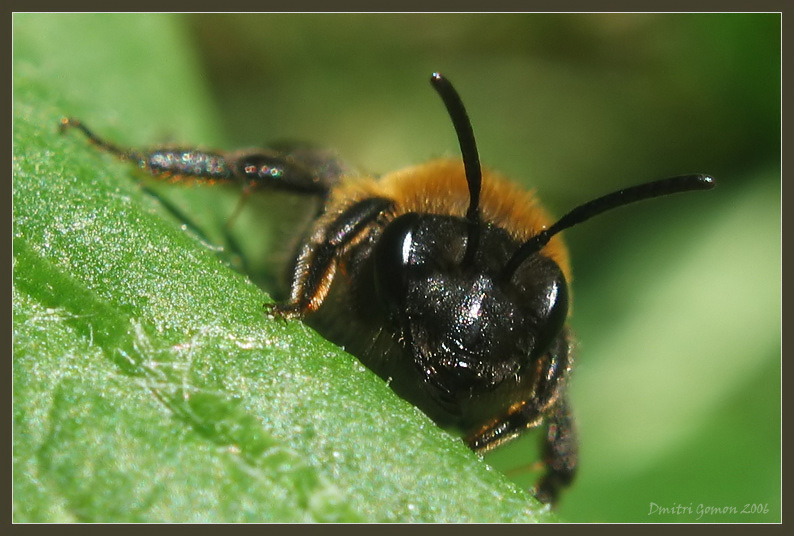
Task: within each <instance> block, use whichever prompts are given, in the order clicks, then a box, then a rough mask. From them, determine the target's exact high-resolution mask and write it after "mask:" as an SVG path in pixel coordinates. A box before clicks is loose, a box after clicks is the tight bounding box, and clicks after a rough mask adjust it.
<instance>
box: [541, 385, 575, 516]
mask: <svg viewBox="0 0 794 536" xmlns="http://www.w3.org/2000/svg"><path fill="white" fill-rule="evenodd" d="M547 419H548V430H547V432H546V441H545V444H544V462H545V463H546V468H547V470H546V474H545V475H544V476H543V478H541V480H540V482H539V483H538V485H537V486H536V488H535V497H537V498H538V500H540V501H541V502H544V503H551V504H554V503H556V502H557V498H558V496H559V493H560V491H561V490H562V489H564V488H566V487H568V486H569V485H570V484H571V481H573V477H574V474H575V473H576V465H577V462H578V458H579V456H578V441H577V437H576V427H575V426H574V420H573V416H572V415H571V412H570V409H569V408H568V405H567V404H566V402H565V400H564V399H561V400H560V402H559V403H558V404H557V405H556V406H555V407H554V409H553V410H552V412H551V413H550V414H549V415H548V417H547Z"/></svg>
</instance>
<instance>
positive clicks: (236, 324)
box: [13, 15, 555, 522]
mask: <svg viewBox="0 0 794 536" xmlns="http://www.w3.org/2000/svg"><path fill="white" fill-rule="evenodd" d="M97 73H100V75H97ZM64 115H73V116H76V117H80V118H83V119H85V120H86V121H88V119H89V118H90V119H91V122H89V124H91V125H92V126H93V127H94V128H95V129H97V130H98V131H100V132H102V134H103V135H106V136H108V137H109V138H111V139H114V140H118V141H119V143H122V142H126V143H131V144H134V143H142V142H145V141H147V140H154V139H157V138H158V137H160V138H162V137H163V135H164V134H165V135H169V136H174V137H179V139H197V140H205V141H213V142H218V141H221V140H217V139H213V136H217V134H216V132H217V130H216V129H214V128H213V127H214V125H215V121H214V120H213V113H212V108H211V105H210V100H209V98H208V91H207V89H206V88H204V87H203V85H202V79H201V76H200V70H199V69H198V68H197V62H196V60H195V58H194V57H193V56H192V55H191V48H190V46H189V42H188V39H187V38H186V33H185V32H184V30H183V28H182V26H181V22H180V19H178V18H176V17H173V16H131V15H16V16H15V17H14V163H13V172H14V190H13V202H14V212H13V222H14V232H13V237H14V238H13V254H14V290H13V315H14V323H13V325H14V361H13V381H14V388H13V399H14V405H13V410H14V435H13V450H14V452H13V454H14V465H13V470H14V519H15V520H16V521H38V522H41V521H46V522H51V521H85V522H93V521H112V522H123V521H149V522H151V521H215V522H219V521H433V522H441V521H481V522H485V521H551V520H554V519H555V518H554V516H553V515H551V514H549V513H548V510H546V509H543V508H542V507H541V506H540V505H539V504H538V503H537V502H536V501H534V499H532V498H531V497H530V496H529V495H528V494H527V493H526V492H524V491H522V490H520V489H518V488H517V487H516V486H515V485H514V484H512V483H510V482H509V481H508V480H506V478H505V477H504V476H503V475H502V474H501V473H499V472H496V471H492V470H490V468H489V467H488V466H487V465H485V464H484V463H483V462H482V460H481V459H479V458H478V457H477V456H475V455H474V454H473V453H472V452H470V451H469V450H468V449H467V448H466V447H465V445H464V444H463V442H462V441H460V440H459V439H458V438H456V437H453V436H451V435H449V434H447V433H445V432H443V431H441V430H439V429H438V428H437V427H436V426H435V425H434V424H433V423H432V422H431V421H430V420H429V419H428V418H427V417H425V416H424V415H423V414H422V413H421V412H419V411H418V410H417V409H416V408H414V407H412V406H411V405H409V404H407V403H406V402H404V401H402V400H401V399H399V398H398V397H397V396H395V395H394V394H393V393H392V392H391V391H390V390H389V388H388V386H386V384H385V383H384V382H383V381H381V380H380V379H378V378H377V377H376V376H375V375H373V374H372V373H371V372H369V371H368V370H367V369H365V368H364V367H363V366H362V365H361V364H360V363H359V362H358V361H357V360H356V359H355V358H353V357H352V356H349V355H347V354H345V353H344V352H343V351H341V350H339V349H338V348H336V347H334V346H333V345H331V344H330V343H328V342H327V341H325V340H323V339H322V338H321V337H319V336H318V335H317V334H315V333H314V332H313V331H311V330H310V329H309V328H307V327H305V326H304V325H302V324H300V323H297V322H290V323H284V322H280V321H273V320H269V319H268V318H267V317H266V316H265V315H264V314H263V312H262V304H263V303H264V302H266V301H268V298H267V296H266V295H264V294H263V293H262V292H261V291H260V290H259V289H258V288H257V287H256V286H254V285H253V284H252V283H251V282H250V281H249V280H247V279H246V278H245V277H243V276H242V275H240V274H239V273H237V272H236V271H234V270H233V269H231V268H230V267H229V266H228V264H227V263H226V262H225V261H223V260H222V259H221V258H220V257H219V256H218V254H217V251H216V250H215V249H214V248H212V247H208V244H207V243H206V242H205V241H204V240H203V239H201V237H200V236H199V235H198V234H197V233H196V232H194V231H193V230H191V229H190V228H186V227H184V226H183V225H182V224H183V222H181V221H179V219H178V218H175V217H174V215H173V214H172V213H171V212H170V211H168V210H166V209H165V208H164V206H163V203H162V200H161V199H158V198H157V197H153V196H151V195H150V194H149V193H148V191H147V190H145V189H144V188H142V187H141V185H140V184H139V183H138V182H137V180H136V179H137V176H136V175H135V173H134V170H132V169H130V168H129V166H126V165H124V164H123V163H119V162H116V161H114V160H113V159H112V158H111V157H108V156H107V155H103V154H100V153H98V152H97V151H95V150H94V149H93V148H92V147H91V146H90V145H89V144H87V143H86V141H85V139H83V138H81V137H80V136H78V135H76V134H75V133H69V134H67V135H65V136H60V135H58V133H57V129H56V127H57V124H58V121H59V119H60V118H61V117H62V116H64ZM176 118H179V121H177V119H176ZM164 125H178V127H175V129H178V130H177V131H175V132H170V133H163V132H160V131H158V129H161V128H163V126H164ZM169 194H173V195H174V196H175V197H177V198H178V197H179V196H182V195H184V196H185V197H184V198H183V199H189V198H190V196H191V195H199V196H200V195H202V194H204V195H205V196H206V192H201V190H200V189H198V190H197V191H186V193H184V194H183V193H181V192H176V193H174V192H172V191H169ZM212 205H213V200H212V198H211V199H210V201H209V202H205V205H204V206H203V207H204V208H207V210H209V208H208V207H211V206H212ZM217 212H218V214H222V213H223V214H226V215H228V212H224V209H223V208H218V209H217ZM218 218H219V221H222V218H223V216H220V215H219V216H218Z"/></svg>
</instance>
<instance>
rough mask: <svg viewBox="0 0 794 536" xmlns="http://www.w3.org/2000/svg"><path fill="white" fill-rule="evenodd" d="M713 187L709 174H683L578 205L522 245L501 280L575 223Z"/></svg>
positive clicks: (503, 272)
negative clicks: (630, 206)
mask: <svg viewBox="0 0 794 536" xmlns="http://www.w3.org/2000/svg"><path fill="white" fill-rule="evenodd" d="M714 184H715V183H714V179H713V178H711V177H709V176H708V175H682V176H680V177H672V178H669V179H662V180H659V181H654V182H648V183H645V184H640V185H638V186H632V187H630V188H625V189H623V190H618V191H617V192H612V193H611V194H607V195H605V196H602V197H599V198H598V199H594V200H592V201H589V202H587V203H585V204H583V205H579V206H578V207H576V208H575V209H573V210H572V211H570V212H569V213H568V214H566V215H565V216H563V217H562V218H560V219H559V220H558V221H557V222H556V223H555V224H554V225H552V226H551V227H549V228H548V229H544V230H542V231H541V232H539V233H538V234H536V235H535V236H533V237H532V238H530V239H529V240H527V241H526V242H524V243H523V244H522V245H521V247H519V248H518V250H516V252H515V253H514V254H513V256H512V257H511V258H510V260H509V261H508V262H507V264H506V265H505V267H504V270H503V271H502V277H503V278H504V279H505V280H508V279H510V278H511V277H512V276H513V274H514V273H515V271H516V270H517V269H518V267H519V266H521V263H523V262H524V261H525V260H527V258H528V257H529V256H530V255H532V254H533V253H536V252H538V251H540V250H541V249H543V246H545V245H546V244H547V243H548V242H549V240H550V239H551V237H552V236H554V235H556V234H557V233H559V232H560V231H562V230H564V229H567V228H568V227H572V226H574V225H576V224H577V223H582V222H583V221H585V220H589V219H590V218H592V217H593V216H597V215H598V214H601V213H602V212H606V211H607V210H610V209H613V208H616V207H620V206H623V205H628V204H629V203H634V202H635V201H642V200H643V199H650V198H652V197H661V196H663V195H670V194H675V193H678V192H687V191H690V190H710V189H711V188H714Z"/></svg>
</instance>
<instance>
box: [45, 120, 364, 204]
mask: <svg viewBox="0 0 794 536" xmlns="http://www.w3.org/2000/svg"><path fill="white" fill-rule="evenodd" d="M58 128H59V130H60V132H62V133H63V132H65V131H66V130H68V129H76V130H78V131H80V132H81V133H82V134H83V135H84V136H85V137H86V138H88V140H89V141H90V142H91V143H92V144H94V145H95V146H96V147H98V148H99V149H101V150H103V151H105V152H108V153H110V154H112V155H114V156H116V157H117V158H119V159H121V160H125V161H128V162H132V163H134V164H137V165H138V167H140V168H141V169H143V170H144V171H145V172H147V173H148V174H150V175H153V176H155V177H161V178H168V179H171V180H195V181H199V182H208V183H230V184H234V183H237V184H239V185H240V186H241V187H242V188H243V191H244V192H251V191H254V190H257V189H260V188H277V189H283V190H289V191H293V192H298V193H304V194H313V195H318V196H322V197H324V196H326V195H327V194H328V192H329V191H330V189H331V188H332V187H333V186H334V185H335V184H336V183H337V182H338V181H339V179H340V177H341V175H342V174H343V173H352V172H351V171H350V170H348V168H346V167H345V166H344V165H343V164H342V163H341V161H339V160H338V159H337V158H336V157H335V156H334V155H333V153H331V152H328V151H321V150H319V149H306V148H300V147H299V146H293V147H287V146H284V147H282V148H280V149H274V150H264V149H263V150H245V151H236V152H232V153H226V152H220V151H206V150H202V149H197V148H188V147H172V146H157V147H151V148H148V149H141V150H135V149H127V148H123V147H119V146H117V145H115V144H114V143H111V142H109V141H107V140H104V139H102V138H100V137H99V136H97V135H96V134H94V132H93V131H92V130H90V129H89V128H88V127H87V126H85V125H84V124H83V123H82V122H81V121H80V120H78V119H75V118H72V117H64V118H63V119H61V121H60V123H59V125H58Z"/></svg>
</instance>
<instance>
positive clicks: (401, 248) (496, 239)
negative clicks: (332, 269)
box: [374, 213, 568, 399]
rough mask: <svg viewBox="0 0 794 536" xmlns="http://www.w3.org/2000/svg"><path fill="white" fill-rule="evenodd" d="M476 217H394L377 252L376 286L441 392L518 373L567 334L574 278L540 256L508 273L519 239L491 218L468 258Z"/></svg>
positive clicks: (456, 392) (420, 366)
mask: <svg viewBox="0 0 794 536" xmlns="http://www.w3.org/2000/svg"><path fill="white" fill-rule="evenodd" d="M466 228H467V222H466V220H464V219H462V218H455V217H448V216H430V215H419V214H416V213H409V214H405V215H402V216H400V217H398V218H397V219H395V220H394V221H393V222H391V223H390V224H389V225H388V226H387V227H386V229H385V230H384V232H383V235H382V236H381V238H380V240H379V241H378V246H377V247H376V250H375V251H374V255H375V264H374V266H375V281H376V288H377V292H378V293H379V295H380V298H381V302H382V305H383V306H384V307H385V308H386V315H387V316H388V317H389V318H390V320H391V322H392V323H393V325H394V326H395V329H396V332H397V333H399V336H400V339H401V340H402V341H403V344H404V345H405V346H406V347H407V348H408V349H409V351H410V353H411V355H412V357H413V359H414V364H415V366H416V368H417V372H418V373H419V374H420V375H421V376H423V380H424V382H425V383H426V384H427V385H428V386H429V387H431V388H432V390H435V391H436V396H437V397H440V398H442V399H449V398H453V399H454V398H457V397H466V398H470V397H474V396H477V395H480V394H484V393H488V392H490V391H492V390H493V389H494V388H496V387H497V386H499V385H500V384H502V383H503V382H504V381H505V380H509V379H512V380H513V381H517V380H518V378H519V375H521V374H522V372H524V371H525V370H526V368H527V366H529V365H530V363H531V362H532V360H533V359H534V358H536V357H538V356H539V355H541V354H542V353H543V352H545V350H546V349H547V347H548V345H549V344H550V343H551V341H552V340H553V339H554V338H555V337H556V336H557V335H558V334H559V332H560V330H561V329H562V327H563V324H564V322H565V317H566V314H567V307H568V300H567V286H566V284H565V279H564V277H563V275H562V272H561V271H560V269H559V268H558V267H557V265H556V263H554V262H553V261H551V260H549V259H547V258H546V257H543V256H541V255H535V256H534V257H532V259H531V260H528V261H527V262H526V263H525V266H523V267H522V269H521V270H519V271H517V272H516V273H515V274H513V275H512V276H511V277H510V278H509V279H507V280H505V279H504V278H503V276H502V269H503V267H504V265H505V263H506V262H507V260H508V259H509V258H510V255H511V254H512V252H513V251H514V250H515V248H516V247H517V246H518V245H517V244H516V242H515V241H513V240H512V239H510V238H509V236H508V235H507V234H506V233H505V232H504V231H502V230H501V229H498V228H495V227H486V228H485V229H484V232H483V233H482V236H481V237H480V240H479V245H478V249H477V252H476V255H475V257H474V261H473V263H472V264H471V265H466V264H465V263H463V262H462V261H463V256H464V253H465V250H466Z"/></svg>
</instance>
